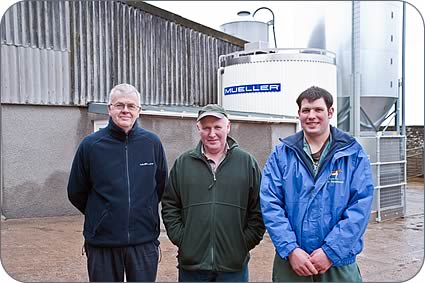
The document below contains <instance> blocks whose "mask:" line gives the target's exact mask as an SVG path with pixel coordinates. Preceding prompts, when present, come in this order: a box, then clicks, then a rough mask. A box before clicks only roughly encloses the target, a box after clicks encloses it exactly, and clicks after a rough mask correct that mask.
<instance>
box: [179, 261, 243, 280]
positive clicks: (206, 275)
mask: <svg viewBox="0 0 425 283" xmlns="http://www.w3.org/2000/svg"><path fill="white" fill-rule="evenodd" d="M248 276H249V275H248V264H246V265H244V266H243V268H242V270H241V271H236V272H215V271H210V270H193V271H192V270H185V269H182V268H180V269H179V282H248Z"/></svg>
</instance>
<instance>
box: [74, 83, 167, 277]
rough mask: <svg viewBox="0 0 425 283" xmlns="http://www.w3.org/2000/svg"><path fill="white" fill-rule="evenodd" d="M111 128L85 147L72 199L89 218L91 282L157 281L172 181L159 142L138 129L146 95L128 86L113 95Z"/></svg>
mask: <svg viewBox="0 0 425 283" xmlns="http://www.w3.org/2000/svg"><path fill="white" fill-rule="evenodd" d="M108 113H109V116H110V118H109V124H108V126H107V127H106V128H103V129H100V130H99V131H97V132H95V133H93V134H91V135H89V136H87V137H85V138H84V139H83V141H82V142H81V143H80V145H79V147H78V150H77V153H76V155H75V158H74V161H73V163H72V169H71V173H70V176H69V183H68V197H69V200H70V201H71V203H72V204H73V205H74V206H75V207H76V208H77V209H78V210H80V211H81V213H83V214H84V216H85V221H84V232H83V234H84V238H85V245H84V247H85V251H86V255H87V269H88V274H89V280H90V281H96V282H99V281H101V282H112V281H114V282H122V281H124V274H125V277H126V279H127V281H155V279H156V273H157V267H158V256H159V252H158V245H159V241H158V236H159V225H160V222H159V213H158V203H159V200H160V199H161V197H162V194H163V192H164V186H165V183H166V179H167V171H168V168H167V162H166V158H165V153H164V149H163V147H162V144H161V142H160V140H159V138H158V137H157V136H156V135H155V134H153V133H151V132H148V131H146V130H144V129H142V128H140V127H139V126H138V124H137V119H138V117H139V113H140V94H139V92H138V91H137V89H136V88H134V87H133V86H131V85H128V84H120V85H117V86H115V87H114V88H113V89H112V90H111V92H110V95H109V105H108Z"/></svg>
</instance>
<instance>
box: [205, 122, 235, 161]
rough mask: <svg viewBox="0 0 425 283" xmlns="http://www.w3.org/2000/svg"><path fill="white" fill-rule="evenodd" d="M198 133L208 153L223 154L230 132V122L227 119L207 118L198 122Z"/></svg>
mask: <svg viewBox="0 0 425 283" xmlns="http://www.w3.org/2000/svg"><path fill="white" fill-rule="evenodd" d="M198 132H199V136H200V137H201V141H202V144H203V145H204V150H205V152H206V153H209V154H218V153H221V152H223V151H224V148H225V146H226V142H227V135H228V133H229V132H230V121H229V120H228V119H227V118H225V117H224V118H221V119H219V118H217V117H214V116H206V117H204V118H202V119H201V120H200V121H199V122H198Z"/></svg>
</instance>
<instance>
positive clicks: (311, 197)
mask: <svg viewBox="0 0 425 283" xmlns="http://www.w3.org/2000/svg"><path fill="white" fill-rule="evenodd" d="M331 134H332V144H331V146H330V149H329V152H328V154H327V155H326V157H325V159H324V161H323V163H322V164H321V165H320V168H319V169H318V173H317V175H316V177H314V176H313V168H312V164H311V161H310V160H309V159H308V156H307V154H306V153H305V152H304V150H303V138H304V134H303V131H300V132H298V133H296V134H295V135H292V136H290V137H288V138H286V139H284V140H281V141H282V143H281V144H279V145H277V146H276V147H275V149H274V151H273V152H272V153H271V155H270V157H269V159H268V161H267V163H266V165H265V168H264V171H263V177H262V181H261V191H260V203H261V210H262V214H263V220H264V224H265V226H266V228H267V231H268V233H269V235H270V238H271V240H272V241H273V244H274V246H275V248H276V251H277V253H278V254H279V255H280V256H281V257H282V258H284V259H286V258H287V256H288V255H289V254H290V253H291V252H292V251H293V250H294V249H295V248H298V247H299V248H301V249H303V250H304V251H306V252H307V253H311V252H313V251H314V250H316V249H318V248H322V249H323V251H324V252H325V254H326V255H327V256H328V258H329V259H330V260H331V261H332V263H333V265H334V266H342V265H348V264H351V263H354V262H355V260H356V255H357V254H359V253H360V252H361V251H362V249H363V234H364V232H365V230H366V226H367V224H368V221H369V216H370V211H371V206H372V200H373V191H374V187H373V180H372V174H371V169H370V163H369V160H368V157H367V155H366V153H365V152H364V151H363V149H362V147H361V145H360V144H359V143H358V142H357V141H356V140H355V139H354V138H353V137H351V136H350V135H348V134H346V133H344V132H342V131H341V130H338V129H336V128H334V127H332V126H331Z"/></svg>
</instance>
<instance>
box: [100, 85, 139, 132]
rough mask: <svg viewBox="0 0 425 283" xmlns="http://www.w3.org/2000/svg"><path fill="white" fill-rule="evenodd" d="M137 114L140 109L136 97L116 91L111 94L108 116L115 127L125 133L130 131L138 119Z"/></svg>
mask: <svg viewBox="0 0 425 283" xmlns="http://www.w3.org/2000/svg"><path fill="white" fill-rule="evenodd" d="M123 106H124V107H123ZM122 108H123V109H122ZM139 113H140V108H139V99H138V97H137V95H135V94H133V93H125V92H122V91H116V92H114V93H113V94H112V96H111V101H110V104H109V106H108V114H109V116H110V117H111V118H112V121H113V122H114V123H115V125H117V126H118V127H120V128H121V129H123V130H124V132H125V133H128V132H129V131H130V130H131V128H132V127H133V125H134V123H135V122H136V120H137V118H138V117H139Z"/></svg>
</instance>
